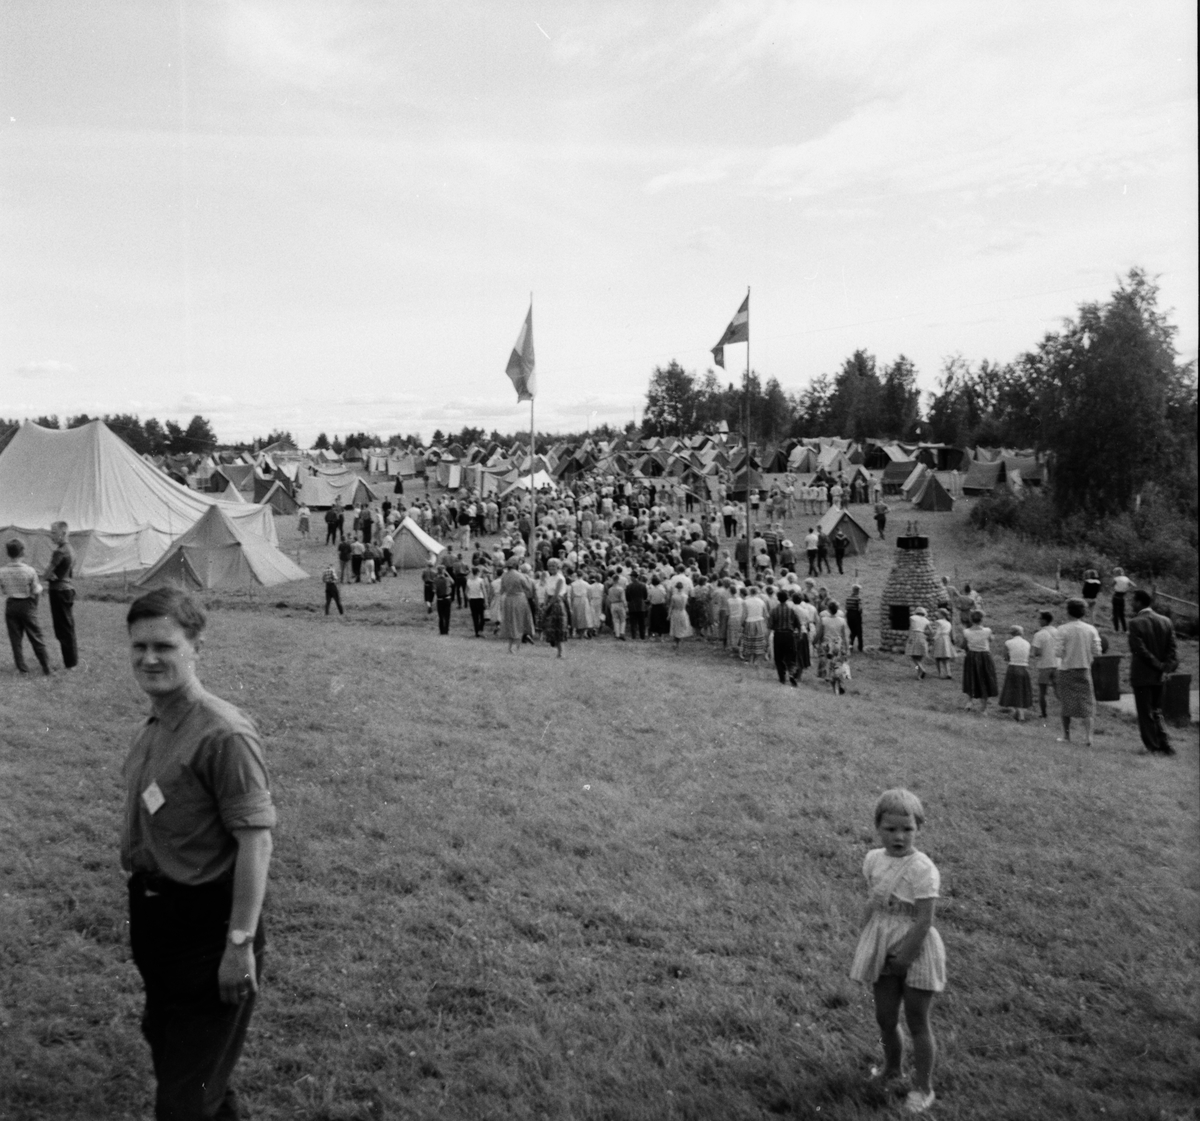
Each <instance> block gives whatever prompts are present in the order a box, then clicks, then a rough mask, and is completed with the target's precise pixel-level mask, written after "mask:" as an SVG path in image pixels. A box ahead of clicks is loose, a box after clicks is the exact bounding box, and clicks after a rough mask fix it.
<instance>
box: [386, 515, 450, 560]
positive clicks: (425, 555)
mask: <svg viewBox="0 0 1200 1121" xmlns="http://www.w3.org/2000/svg"><path fill="white" fill-rule="evenodd" d="M445 551H446V546H445V545H443V544H442V543H441V542H440V541H436V540H434V539H433V538H432V537H430V536H429V534H428V533H426V532H425V531H424V530H423V529H422V528H421V527H420V526H419V525H417V523H416V522H414V521H413V520H412V518H405V519H404V520H403V521H402V522H401V523H400V524H399V525H398V526H397V527H396V532H395V533H393V534H392V564H394V565H395V566H396V567H397V568H424V567H425V564H426V562H427V561H428V560H429V558H430V557H437V556H440V555H441V554H442V553H444V552H445Z"/></svg>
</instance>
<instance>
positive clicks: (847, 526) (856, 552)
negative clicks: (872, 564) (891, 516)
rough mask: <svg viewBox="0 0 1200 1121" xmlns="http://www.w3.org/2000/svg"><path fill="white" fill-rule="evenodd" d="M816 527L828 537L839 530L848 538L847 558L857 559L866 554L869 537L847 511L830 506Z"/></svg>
mask: <svg viewBox="0 0 1200 1121" xmlns="http://www.w3.org/2000/svg"><path fill="white" fill-rule="evenodd" d="M817 526H818V528H819V529H822V530H824V532H825V534H826V536H828V537H833V535H834V534H835V533H837V532H838V531H839V530H841V532H842V533H844V534H845V535H846V536H847V537H848V538H850V544H849V545H847V546H846V555H847V556H852V557H859V556H863V555H865V554H866V551H867V545H868V544H869V543H870V541H871V535H870V534H869V533H868V532H867V531H866V530H865V529H863V527H862V526H861V525H859V524H858V522H857V521H856V520H855V518H854V515H853V514H851V513H850V511H849V510H843V509H842V508H841V507H840V506H831V507H830V508H829V509H828V510H827V511H826V513H825V516H824V517H823V518H822V519H821V520H820V521H819V522H818V523H817Z"/></svg>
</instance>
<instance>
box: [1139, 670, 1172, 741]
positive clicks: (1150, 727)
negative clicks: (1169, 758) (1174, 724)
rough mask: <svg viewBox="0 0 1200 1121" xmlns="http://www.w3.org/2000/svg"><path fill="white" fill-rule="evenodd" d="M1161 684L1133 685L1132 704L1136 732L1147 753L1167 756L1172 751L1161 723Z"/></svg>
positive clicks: (1169, 739)
mask: <svg viewBox="0 0 1200 1121" xmlns="http://www.w3.org/2000/svg"><path fill="white" fill-rule="evenodd" d="M1164 688H1165V686H1164V684H1163V682H1161V681H1160V682H1159V683H1158V684H1157V685H1135V686H1134V687H1133V703H1134V706H1135V707H1136V708H1137V718H1138V731H1139V732H1140V733H1141V736H1142V743H1143V745H1144V746H1145V748H1146V750H1147V751H1154V752H1161V753H1162V754H1164V755H1169V754H1170V753H1171V751H1172V748H1171V737H1170V736H1169V735H1168V734H1167V727H1166V725H1165V724H1164V723H1163V714H1162V703H1163V689H1164Z"/></svg>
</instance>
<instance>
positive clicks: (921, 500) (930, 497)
mask: <svg viewBox="0 0 1200 1121" xmlns="http://www.w3.org/2000/svg"><path fill="white" fill-rule="evenodd" d="M912 504H913V505H914V506H915V507H916V508H917V509H918V510H953V509H954V499H953V498H952V497H951V495H950V492H949V491H948V490H946V488H945V487H944V486H942V484H941V483H940V482H938V477H937V476H936V475H932V474H931V475H929V476H928V477H927V478H926V479H925V482H924V484H923V485H922V486H921V489H920V491H918V492H917V493H916V494H915V495H914V496H913V500H912Z"/></svg>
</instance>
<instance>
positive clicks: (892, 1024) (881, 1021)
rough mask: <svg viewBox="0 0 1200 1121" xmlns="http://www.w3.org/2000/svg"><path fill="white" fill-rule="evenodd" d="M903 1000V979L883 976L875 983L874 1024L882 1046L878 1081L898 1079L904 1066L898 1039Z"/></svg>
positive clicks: (902, 1047)
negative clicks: (881, 1064)
mask: <svg viewBox="0 0 1200 1121" xmlns="http://www.w3.org/2000/svg"><path fill="white" fill-rule="evenodd" d="M903 999H904V978H903V977H897V976H895V975H892V974H885V975H884V976H882V977H880V978H879V980H878V981H876V982H875V1022H876V1023H877V1024H878V1025H879V1039H880V1042H881V1043H882V1044H883V1070H881V1071H880V1072H879V1076H878V1077H879V1081H881V1082H883V1081H886V1080H887V1079H889V1078H899V1077H900V1075H901V1073H902V1071H903V1066H904V1040H903V1039H901V1037H900V1004H901V1002H902V1001H903Z"/></svg>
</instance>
